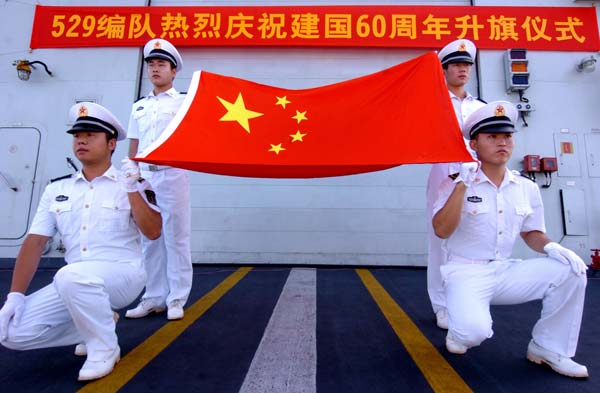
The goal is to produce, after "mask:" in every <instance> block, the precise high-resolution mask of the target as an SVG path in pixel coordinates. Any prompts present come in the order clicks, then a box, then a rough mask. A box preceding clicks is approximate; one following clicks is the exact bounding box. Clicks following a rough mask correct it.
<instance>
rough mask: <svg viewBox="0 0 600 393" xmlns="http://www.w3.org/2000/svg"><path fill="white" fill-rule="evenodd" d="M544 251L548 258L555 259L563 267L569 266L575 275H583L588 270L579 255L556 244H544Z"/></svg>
mask: <svg viewBox="0 0 600 393" xmlns="http://www.w3.org/2000/svg"><path fill="white" fill-rule="evenodd" d="M544 251H545V252H546V254H548V256H549V257H550V258H552V259H556V260H557V261H559V262H562V263H564V264H565V265H571V269H572V270H573V273H575V274H577V275H581V274H585V271H586V270H587V269H588V267H587V265H586V264H585V262H583V259H581V258H580V257H579V255H577V254H575V253H574V252H573V251H571V250H569V249H568V248H565V247H563V246H561V245H560V244H558V243H555V242H550V243H548V244H546V245H545V246H544Z"/></svg>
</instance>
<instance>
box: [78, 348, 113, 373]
mask: <svg viewBox="0 0 600 393" xmlns="http://www.w3.org/2000/svg"><path fill="white" fill-rule="evenodd" d="M119 360H121V349H120V348H119V347H118V346H117V348H116V349H115V350H114V351H113V352H112V353H111V354H110V355H109V356H108V358H107V359H105V360H97V361H91V360H89V359H88V360H86V361H85V363H83V367H81V370H79V378H78V380H79V381H89V380H91V379H98V378H102V377H104V376H106V375H108V374H110V373H111V372H112V370H113V369H114V368H115V364H117V363H118V362H119Z"/></svg>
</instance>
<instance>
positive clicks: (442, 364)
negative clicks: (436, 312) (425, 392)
mask: <svg viewBox="0 0 600 393" xmlns="http://www.w3.org/2000/svg"><path fill="white" fill-rule="evenodd" d="M356 273H358V275H359V277H360V279H361V280H362V282H363V284H364V285H365V287H367V289H368V290H369V293H371V296H372V297H373V299H375V302H376V303H377V305H378V306H379V308H380V309H381V311H382V312H383V315H385V318H386V319H387V320H388V322H389V324H390V325H391V326H392V328H393V329H394V332H396V335H397V336H398V338H399V339H400V341H402V344H403V345H404V347H405V348H406V350H407V351H408V353H409V354H410V356H411V357H412V358H413V360H414V361H415V363H416V364H417V367H419V369H420V370H421V372H422V373H423V376H424V377H425V379H427V382H428V383H429V385H430V386H431V388H432V389H433V391H434V392H453V393H462V392H465V393H466V392H472V390H471V388H469V386H468V385H467V384H466V383H465V381H464V380H463V379H462V378H461V377H460V375H458V374H457V373H456V371H454V369H453V368H452V366H450V364H448V362H446V359H444V357H443V356H442V355H441V354H440V353H439V352H438V351H437V349H436V348H435V347H434V346H433V344H431V343H430V342H429V340H427V338H426V337H425V336H424V335H423V333H421V331H420V330H419V328H418V327H417V325H415V324H414V322H413V321H412V320H411V319H410V318H409V317H408V315H406V313H405V312H404V310H402V308H400V306H399V305H398V304H397V303H396V302H395V301H394V299H392V297H391V296H390V295H389V294H388V293H387V291H386V290H385V288H383V287H382V286H381V284H380V283H379V281H377V279H376V278H375V277H373V274H371V272H370V271H368V270H366V269H356Z"/></svg>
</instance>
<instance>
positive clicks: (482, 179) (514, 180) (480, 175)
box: [477, 168, 520, 188]
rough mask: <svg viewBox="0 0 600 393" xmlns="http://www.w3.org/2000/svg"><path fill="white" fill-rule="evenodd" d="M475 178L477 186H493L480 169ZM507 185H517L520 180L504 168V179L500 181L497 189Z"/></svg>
mask: <svg viewBox="0 0 600 393" xmlns="http://www.w3.org/2000/svg"><path fill="white" fill-rule="evenodd" d="M517 173H518V172H517ZM477 178H479V182H478V183H479V184H481V183H484V182H488V183H490V184H493V183H492V181H491V180H490V179H488V177H487V176H486V175H485V173H484V172H483V171H482V170H481V169H479V171H477ZM508 183H516V184H519V183H520V179H519V176H517V175H516V174H515V173H514V172H513V171H511V170H510V169H508V168H506V169H505V172H504V179H502V184H500V187H499V188H502V187H504V186H505V185H507V184H508Z"/></svg>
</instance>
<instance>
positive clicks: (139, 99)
mask: <svg viewBox="0 0 600 393" xmlns="http://www.w3.org/2000/svg"><path fill="white" fill-rule="evenodd" d="M144 98H146V96H142V97H139V98H138V99H137V100H135V101H133V103H134V104H135V103H136V102H138V101H141V100H143V99H144Z"/></svg>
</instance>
